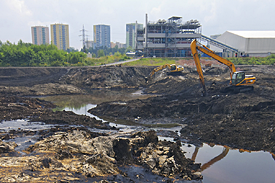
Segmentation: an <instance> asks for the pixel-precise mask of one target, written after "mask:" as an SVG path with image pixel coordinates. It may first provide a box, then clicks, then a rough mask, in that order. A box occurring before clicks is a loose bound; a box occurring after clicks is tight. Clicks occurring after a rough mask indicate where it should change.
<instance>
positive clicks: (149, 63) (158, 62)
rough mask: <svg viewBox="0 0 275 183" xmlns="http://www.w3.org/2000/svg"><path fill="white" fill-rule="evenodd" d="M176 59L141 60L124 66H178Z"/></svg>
mask: <svg viewBox="0 0 275 183" xmlns="http://www.w3.org/2000/svg"><path fill="white" fill-rule="evenodd" d="M177 60H178V59H175V58H141V59H140V60H137V61H133V62H128V63H124V64H122V65H123V66H159V65H165V64H176V61H177Z"/></svg>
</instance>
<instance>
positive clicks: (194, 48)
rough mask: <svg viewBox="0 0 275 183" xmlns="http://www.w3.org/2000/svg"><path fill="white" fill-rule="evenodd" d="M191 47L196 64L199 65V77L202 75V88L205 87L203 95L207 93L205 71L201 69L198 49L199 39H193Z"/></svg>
mask: <svg viewBox="0 0 275 183" xmlns="http://www.w3.org/2000/svg"><path fill="white" fill-rule="evenodd" d="M190 47H191V52H192V54H193V58H194V60H195V64H196V67H197V72H198V74H199V77H200V82H201V86H202V89H203V95H206V88H205V82H204V78H203V73H202V69H201V63H200V58H199V54H198V51H197V41H196V40H195V39H194V40H193V41H192V43H191V46H190Z"/></svg>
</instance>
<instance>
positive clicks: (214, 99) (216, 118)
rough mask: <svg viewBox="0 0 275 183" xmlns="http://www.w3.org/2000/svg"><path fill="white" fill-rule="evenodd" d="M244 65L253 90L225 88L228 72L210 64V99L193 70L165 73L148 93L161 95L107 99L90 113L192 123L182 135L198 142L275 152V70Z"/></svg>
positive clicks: (147, 121)
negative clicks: (225, 90)
mask: <svg viewBox="0 0 275 183" xmlns="http://www.w3.org/2000/svg"><path fill="white" fill-rule="evenodd" d="M240 69H241V70H243V71H246V73H247V74H253V75H255V76H256V78H257V82H256V84H255V85H254V91H253V92H250V93H239V94H232V93H222V92H220V90H221V89H222V88H223V87H225V86H226V84H225V83H228V80H226V79H227V78H228V76H229V73H228V71H227V70H226V69H225V70H223V69H220V68H214V69H213V68H206V69H205V73H206V74H205V80H206V85H207V90H208V96H207V97H201V93H200V90H201V89H200V88H201V87H200V84H199V80H198V76H197V74H195V73H193V72H192V71H190V72H189V73H187V74H185V75H184V76H176V77H171V76H161V75H160V76H159V77H160V78H158V79H156V80H155V81H152V82H151V83H148V85H147V86H148V87H147V88H146V89H145V91H148V93H149V92H152V93H162V96H158V97H154V98H148V99H145V100H133V101H128V102H107V103H102V104H99V105H98V106H97V107H96V108H94V109H91V110H90V112H91V113H93V114H96V115H99V116H108V117H112V118H114V119H116V120H117V119H126V120H131V121H135V122H136V123H140V124H151V123H156V124H157V123H180V124H184V125H187V127H185V128H183V129H182V131H181V133H182V138H184V139H185V138H188V139H190V140H192V141H193V142H213V143H216V144H222V145H229V146H230V147H234V148H245V149H249V150H267V151H271V152H273V153H274V152H275V149H274V147H275V144H274V133H273V130H274V129H273V128H274V125H275V124H274V121H273V118H274V116H275V113H274V112H275V111H274V104H275V100H274V97H275V96H274V88H275V82H274V81H275V80H274V79H275V76H274V69H275V68H274V66H242V67H241V68H240ZM213 72H214V73H215V75H213ZM157 77H158V76H157ZM182 78H185V79H182ZM179 86H181V87H179ZM167 93H168V94H167Z"/></svg>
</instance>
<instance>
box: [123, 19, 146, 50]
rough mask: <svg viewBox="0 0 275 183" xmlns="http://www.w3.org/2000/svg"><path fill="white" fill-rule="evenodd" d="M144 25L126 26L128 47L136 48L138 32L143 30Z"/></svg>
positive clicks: (133, 24)
mask: <svg viewBox="0 0 275 183" xmlns="http://www.w3.org/2000/svg"><path fill="white" fill-rule="evenodd" d="M142 29H143V24H138V23H137V22H136V23H129V24H126V47H127V48H128V47H129V46H131V47H132V48H135V47H136V34H137V30H142Z"/></svg>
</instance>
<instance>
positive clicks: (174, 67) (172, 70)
mask: <svg viewBox="0 0 275 183" xmlns="http://www.w3.org/2000/svg"><path fill="white" fill-rule="evenodd" d="M167 67H168V68H169V70H170V73H171V74H177V73H181V71H183V69H184V68H183V66H181V65H176V64H171V65H170V64H165V65H162V66H159V67H157V68H155V69H154V70H152V72H151V73H150V77H152V76H153V75H154V74H155V73H156V72H158V71H160V70H162V69H165V68H167Z"/></svg>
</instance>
